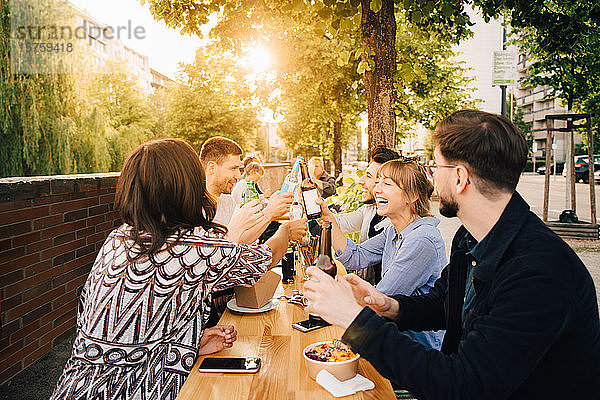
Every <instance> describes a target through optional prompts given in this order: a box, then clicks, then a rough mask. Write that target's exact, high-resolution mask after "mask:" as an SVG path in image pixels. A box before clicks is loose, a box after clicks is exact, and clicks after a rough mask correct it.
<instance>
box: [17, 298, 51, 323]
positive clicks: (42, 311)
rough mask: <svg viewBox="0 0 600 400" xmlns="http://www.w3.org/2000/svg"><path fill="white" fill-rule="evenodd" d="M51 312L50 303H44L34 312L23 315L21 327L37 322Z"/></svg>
mask: <svg viewBox="0 0 600 400" xmlns="http://www.w3.org/2000/svg"><path fill="white" fill-rule="evenodd" d="M51 310H52V306H51V305H50V302H47V303H44V304H43V305H42V306H40V307H38V308H36V309H35V310H33V311H31V312H29V313H27V314H25V315H23V325H29V324H31V323H32V322H35V321H37V320H39V319H40V318H41V317H42V316H44V315H46V314H48V313H49V312H50V311H51Z"/></svg>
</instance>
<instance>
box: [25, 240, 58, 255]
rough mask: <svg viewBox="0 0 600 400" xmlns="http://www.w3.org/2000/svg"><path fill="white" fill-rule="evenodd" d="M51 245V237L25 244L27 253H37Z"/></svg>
mask: <svg viewBox="0 0 600 400" xmlns="http://www.w3.org/2000/svg"><path fill="white" fill-rule="evenodd" d="M50 247H52V239H46V240H41V241H39V242H35V243H32V244H30V245H29V246H27V254H33V253H38V252H40V251H42V250H46V249H48V248H50Z"/></svg>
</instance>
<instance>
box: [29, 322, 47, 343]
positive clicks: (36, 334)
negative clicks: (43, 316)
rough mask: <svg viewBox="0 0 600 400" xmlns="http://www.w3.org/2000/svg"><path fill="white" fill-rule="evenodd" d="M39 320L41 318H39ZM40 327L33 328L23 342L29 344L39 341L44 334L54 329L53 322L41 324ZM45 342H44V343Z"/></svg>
mask: <svg viewBox="0 0 600 400" xmlns="http://www.w3.org/2000/svg"><path fill="white" fill-rule="evenodd" d="M37 321H38V322H39V320H37ZM39 325H40V327H39V328H38V329H35V330H32V331H31V332H29V333H28V334H27V335H26V336H25V338H24V340H23V344H24V345H25V346H27V345H28V344H29V343H32V342H37V341H38V340H39V339H40V338H41V337H42V336H44V335H45V334H46V333H48V332H50V331H51V330H52V323H47V324H39ZM43 343H44V342H42V344H43Z"/></svg>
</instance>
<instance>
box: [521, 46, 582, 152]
mask: <svg viewBox="0 0 600 400" xmlns="http://www.w3.org/2000/svg"><path fill="white" fill-rule="evenodd" d="M530 64H531V60H530V59H529V57H528V55H527V54H523V53H521V54H519V59H518V62H517V73H518V74H519V77H518V83H517V86H516V88H515V102H516V105H517V107H519V108H520V109H521V110H522V111H523V120H524V121H525V122H527V123H531V124H532V129H531V132H532V134H533V140H534V146H533V149H534V152H535V155H536V157H543V156H545V150H546V121H545V117H546V115H548V114H565V113H566V112H567V109H566V108H565V107H563V106H562V105H561V101H560V99H557V98H552V97H550V93H551V91H552V89H551V88H550V87H549V86H542V87H533V86H531V85H527V84H525V83H523V82H524V80H525V78H527V77H528V76H529V73H528V69H529V65H530ZM554 126H555V127H564V126H565V125H564V123H563V122H560V121H555V125H554ZM554 137H555V139H554V156H555V157H556V161H565V160H566V158H567V141H566V138H567V134H565V133H559V132H555V134H554ZM579 143H581V136H580V135H578V134H576V135H575V144H576V145H577V144H579Z"/></svg>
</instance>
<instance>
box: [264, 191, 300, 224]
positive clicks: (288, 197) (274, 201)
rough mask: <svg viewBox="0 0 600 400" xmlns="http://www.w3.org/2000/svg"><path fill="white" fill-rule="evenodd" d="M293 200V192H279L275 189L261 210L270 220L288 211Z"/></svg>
mask: <svg viewBox="0 0 600 400" xmlns="http://www.w3.org/2000/svg"><path fill="white" fill-rule="evenodd" d="M293 201H294V193H292V192H286V193H279V191H276V192H275V193H273V195H272V196H271V198H270V199H269V203H268V204H267V206H266V207H265V209H264V210H263V213H264V214H265V216H266V217H267V218H269V220H270V221H274V220H276V219H277V218H281V217H283V216H284V215H285V214H287V213H288V212H289V211H290V206H291V205H292V202H293Z"/></svg>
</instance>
